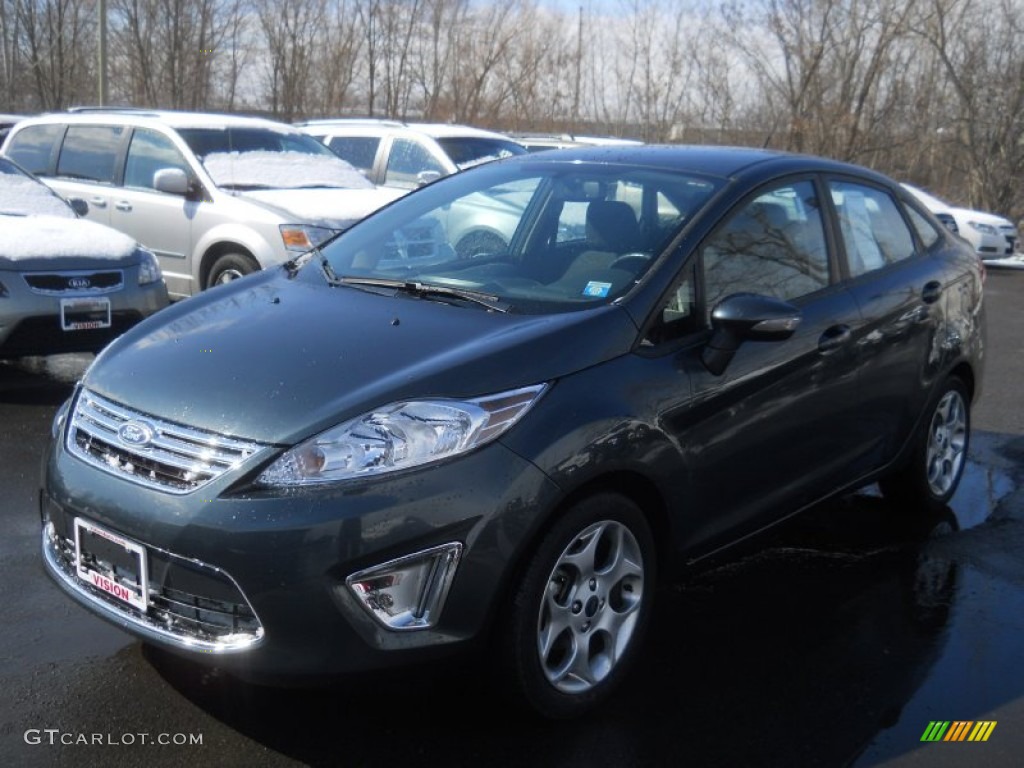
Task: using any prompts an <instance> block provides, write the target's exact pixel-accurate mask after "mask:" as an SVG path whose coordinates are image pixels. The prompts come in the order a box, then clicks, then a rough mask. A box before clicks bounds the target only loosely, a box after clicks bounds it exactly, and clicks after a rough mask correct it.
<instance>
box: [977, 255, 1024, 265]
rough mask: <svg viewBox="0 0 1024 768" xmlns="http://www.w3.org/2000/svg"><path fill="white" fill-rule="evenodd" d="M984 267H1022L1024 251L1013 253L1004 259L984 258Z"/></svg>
mask: <svg viewBox="0 0 1024 768" xmlns="http://www.w3.org/2000/svg"><path fill="white" fill-rule="evenodd" d="M985 267H986V268H988V267H997V268H998V267H1003V268H1008V269H1024V253H1015V254H1013V256H1007V257H1006V258H1005V259H985Z"/></svg>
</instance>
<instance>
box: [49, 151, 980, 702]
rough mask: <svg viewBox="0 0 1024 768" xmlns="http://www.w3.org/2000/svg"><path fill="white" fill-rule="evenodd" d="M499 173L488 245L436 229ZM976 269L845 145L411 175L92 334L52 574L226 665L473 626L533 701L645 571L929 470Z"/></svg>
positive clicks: (606, 642)
mask: <svg viewBox="0 0 1024 768" xmlns="http://www.w3.org/2000/svg"><path fill="white" fill-rule="evenodd" d="M496 196H498V197H508V196H513V197H515V198H516V199H519V200H521V201H522V203H523V204H522V205H521V206H519V207H520V208H521V214H520V216H519V220H518V224H517V226H516V227H515V230H514V233H513V236H512V238H511V241H510V242H509V244H508V245H507V246H505V247H503V248H501V249H499V250H497V251H493V252H487V251H481V252H478V253H474V254H473V255H471V256H465V255H463V256H459V255H457V254H456V252H455V249H454V248H453V247H452V244H451V243H445V242H441V243H434V244H433V245H432V247H430V248H427V249H425V250H423V251H420V250H417V249H407V248H405V247H403V246H402V242H403V241H402V240H401V239H400V238H397V237H396V233H401V232H408V231H411V230H416V229H418V228H422V229H423V231H424V232H434V233H436V234H435V236H436V237H438V238H442V239H443V237H444V235H443V233H444V232H447V231H449V228H450V229H451V230H452V231H457V230H458V226H459V225H458V222H452V221H450V217H451V216H452V215H453V212H454V211H460V210H464V209H466V208H468V207H472V205H473V201H474V200H477V199H480V198H493V197H496ZM982 274H983V273H982V269H981V266H980V263H979V261H978V259H977V257H976V256H975V255H973V254H972V253H971V252H970V250H969V249H968V248H966V246H965V245H964V244H963V243H962V242H961V241H960V240H958V239H957V238H956V237H955V236H953V235H952V234H951V233H950V232H949V231H948V230H946V229H945V227H943V226H942V225H941V224H940V223H938V222H937V221H936V220H935V219H934V218H933V217H932V216H931V215H930V214H929V213H928V212H926V211H925V210H923V209H922V208H921V207H920V204H919V203H917V202H915V201H914V200H913V199H912V198H911V197H910V196H909V194H908V193H906V192H904V191H902V190H901V188H900V187H899V186H898V185H897V184H894V183H893V182H891V181H890V180H889V179H887V178H885V177H883V176H880V175H878V174H876V173H873V172H871V171H868V170H865V169H863V168H859V167H855V166H851V165H845V164H840V163H837V162H831V161H828V160H823V159H818V158H813V157H805V156H796V155H788V154H782V153H777V152H769V151H762V150H742V149H710V148H681V147H677V148H667V147H660V148H659V147H637V148H624V147H614V148H606V149H600V148H590V149H569V150H565V151H562V152H552V153H543V154H539V155H529V156H522V157H517V158H512V159H509V160H505V161H500V162H496V163H493V164H489V165H486V166H482V167H480V168H477V169H474V170H472V171H470V172H467V173H464V174H456V175H454V176H451V177H449V178H446V179H443V180H441V181H439V182H437V183H435V184H431V185H429V186H426V187H423V188H422V189H420V190H418V191H415V192H413V193H411V194H410V195H408V196H407V197H405V198H403V199H401V200H399V201H397V202H396V203H395V204H393V205H391V206H390V207H388V208H386V209H383V210H381V211H379V212H377V213H375V214H374V215H372V216H370V217H369V218H368V219H366V220H365V221H363V222H361V223H359V224H357V225H355V226H354V227H352V228H351V229H350V230H348V231H347V232H345V233H344V234H342V235H340V236H339V237H337V238H336V239H334V240H333V241H331V242H329V243H328V244H326V245H325V246H324V247H323V248H322V251H313V252H310V253H309V254H307V255H305V256H303V257H301V258H300V259H299V260H297V261H296V262H294V263H290V264H286V265H284V266H283V267H281V268H279V269H274V270H268V271H265V272H263V273H259V274H256V275H252V276H250V277H247V278H245V279H244V280H239V281H237V282H235V283H233V284H232V285H230V286H228V287H225V288H223V289H219V290H217V291H211V292H210V293H208V294H203V295H200V296H198V297H195V298H193V299H191V300H189V301H187V302H183V303H181V304H178V305H175V306H172V307H170V308H169V309H167V310H165V311H164V312H163V313H161V316H160V317H158V318H154V319H153V320H150V321H148V322H146V323H144V324H143V325H141V326H140V327H139V328H137V329H136V330H134V331H132V332H130V333H128V334H126V335H125V336H124V337H122V338H121V339H120V340H119V341H117V342H116V343H115V344H113V345H112V346H111V347H110V348H108V350H107V351H106V352H105V353H104V355H103V356H102V357H101V358H100V359H99V360H97V361H96V363H95V365H93V366H92V367H91V368H90V370H89V371H88V373H87V374H86V376H85V377H84V379H83V381H82V382H81V385H80V386H79V388H78V390H77V391H76V392H75V394H74V396H73V398H72V399H71V400H70V401H69V402H68V404H67V405H66V406H65V407H64V408H62V409H61V411H60V412H59V413H58V415H57V418H56V420H55V422H54V427H53V433H54V441H53V443H52V445H51V447H50V449H49V451H48V454H47V456H46V463H45V488H44V492H43V494H42V495H41V505H42V510H41V512H42V520H43V527H44V531H43V552H44V556H45V561H46V565H47V568H48V570H49V572H50V573H51V574H52V575H53V577H54V578H55V579H56V581H57V583H59V584H60V585H61V586H62V587H63V588H64V589H65V590H66V591H67V592H68V593H69V594H70V595H71V596H72V597H74V598H75V599H76V600H78V601H79V602H80V603H82V604H83V605H85V606H87V607H88V608H90V609H91V610H93V611H94V612H96V613H97V614H99V615H101V616H103V617H105V618H107V619H109V620H111V621H113V622H115V623H117V624H119V625H121V626H123V627H124V628H125V629H127V630H129V631H131V632H134V633H135V634H137V635H138V636H140V637H142V638H143V639H145V640H147V641H150V642H153V643H156V644H159V645H162V646H165V647H167V648H169V649H171V650H173V651H176V652H178V653H181V654H183V655H185V656H188V657H191V658H193V659H195V660H196V661H198V662H200V663H208V664H215V665H218V666H221V667H223V668H225V669H228V670H233V671H235V672H236V673H237V674H239V675H243V676H246V677H249V678H256V679H263V680H267V681H274V680H284V679H288V680H294V679H296V678H302V677H310V678H313V679H322V678H323V677H324V676H326V675H328V674H333V673H344V672H349V671H353V670H367V669H373V668H379V667H383V666H391V665H397V664H404V663H411V662H420V661H423V660H425V659H429V658H434V657H435V656H436V655H437V654H443V653H454V652H457V651H466V650H469V649H470V648H473V649H476V650H480V649H483V650H486V651H488V652H490V653H493V654H495V661H494V663H493V665H492V667H493V669H495V670H497V673H498V675H499V677H501V679H502V681H503V683H504V684H505V685H507V687H508V689H509V690H510V691H513V692H514V693H515V694H516V695H518V696H519V697H520V698H521V699H523V700H525V701H526V702H528V703H529V704H530V705H532V706H533V707H534V708H536V709H537V710H539V711H540V712H542V713H544V714H545V715H548V716H555V717H558V716H568V715H573V714H577V713H580V712H582V711H585V710H587V709H588V708H590V707H592V706H593V705H595V704H596V703H597V702H598V701H600V700H601V699H602V698H603V697H605V696H606V695H607V694H608V693H609V692H610V691H611V690H612V689H613V688H614V686H615V685H616V683H617V682H618V681H619V680H620V679H621V677H622V676H623V674H624V672H625V670H626V668H627V667H628V665H629V662H630V660H631V659H632V658H633V657H634V656H635V655H636V654H637V652H638V649H639V648H640V646H641V641H642V636H643V634H644V632H645V630H646V628H647V626H648V624H649V620H650V617H651V611H652V608H653V604H652V600H653V597H654V594H655V588H654V585H655V580H656V579H657V578H658V577H660V576H662V575H664V574H670V573H672V572H673V571H674V568H672V567H671V566H672V565H673V564H675V565H687V564H689V563H691V562H692V561H695V560H697V559H699V558H701V557H702V556H706V555H708V554H710V553H712V552H716V551H717V550H720V549H722V548H723V547H725V546H727V545H729V544H732V543H735V542H736V541H738V540H739V539H740V538H743V537H746V536H748V535H750V534H753V533H755V532H757V531H759V530H760V529H763V528H765V527H767V526H770V525H772V524H774V523H777V522H778V521H780V520H782V519H783V518H786V517H788V516H790V515H792V514H794V513H797V512H799V511H800V510H802V509H804V508H806V507H808V506H810V505H812V504H815V503H816V502H819V501H821V500H822V499H824V498H826V497H829V496H832V495H835V494H839V493H843V492H846V491H849V490H851V489H854V488H857V487H860V486H863V485H865V484H867V483H871V482H873V481H876V480H878V481H880V482H881V486H882V489H883V491H884V492H885V493H886V494H887V495H889V496H890V497H891V498H892V499H894V500H895V503H894V505H893V513H894V514H897V513H911V512H912V511H915V510H920V509H923V508H932V507H941V505H943V504H944V503H945V502H947V501H948V500H949V499H950V497H951V496H952V495H953V493H954V491H955V490H956V487H957V484H958V482H959V479H960V476H961V473H962V471H963V467H964V462H965V456H966V452H967V444H968V435H969V427H970V420H969V413H970V404H971V402H972V400H973V399H974V398H975V397H976V396H977V394H978V391H979V388H980V384H981V376H982V352H983V339H982V334H983V311H982Z"/></svg>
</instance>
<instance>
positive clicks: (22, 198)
mask: <svg viewBox="0 0 1024 768" xmlns="http://www.w3.org/2000/svg"><path fill="white" fill-rule="evenodd" d="M0 214H6V215H9V216H39V215H43V216H60V217H61V218H66V219H73V218H75V213H74V211H72V210H71V207H70V206H69V205H68V204H67V203H65V202H64V201H63V200H62V199H61V198H60V197H58V196H57V195H56V194H54V193H53V191H52V190H51V189H50V188H49V187H47V186H46V185H45V184H43V183H42V182H40V181H36V180H35V179H33V178H32V177H31V176H29V175H28V174H26V173H24V172H23V171H22V170H21V169H20V168H18V167H16V166H15V165H14V164H13V163H11V162H9V161H7V160H4V159H3V158H0Z"/></svg>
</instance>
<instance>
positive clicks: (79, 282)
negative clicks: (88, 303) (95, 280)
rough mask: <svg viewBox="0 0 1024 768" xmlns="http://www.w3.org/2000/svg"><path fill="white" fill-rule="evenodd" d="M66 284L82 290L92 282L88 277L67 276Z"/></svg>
mask: <svg viewBox="0 0 1024 768" xmlns="http://www.w3.org/2000/svg"><path fill="white" fill-rule="evenodd" d="M68 285H69V286H71V287H72V288H75V289H77V290H82V289H83V288H88V287H89V286H91V285H92V282H91V281H90V280H89V278H88V277H69V278H68Z"/></svg>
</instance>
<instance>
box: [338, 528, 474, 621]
mask: <svg viewBox="0 0 1024 768" xmlns="http://www.w3.org/2000/svg"><path fill="white" fill-rule="evenodd" d="M461 555H462V544H461V543H460V542H457V541H455V542H451V543H449V544H442V545H440V546H437V547H431V548H430V549H425V550H423V551H421V552H416V553H414V554H411V555H406V556H405V557H400V558H398V559H397V560H390V561H388V562H386V563H382V564H380V565H375V566H373V567H372V568H367V569H365V570H362V571H358V572H357V573H353V574H352V575H351V576H349V577H348V578H347V579H345V584H346V586H348V588H349V590H350V591H351V592H352V594H353V595H354V596H355V598H356V602H358V603H359V604H360V605H361V606H363V608H365V609H366V610H367V611H368V612H369V614H370V615H371V616H373V618H375V619H376V620H377V621H378V622H380V623H381V624H382V625H383V626H384V627H385V628H387V629H391V630H414V629H428V628H430V627H432V626H434V625H435V624H437V621H438V619H439V618H440V617H441V609H442V608H443V607H444V601H445V599H446V598H447V597H448V590H449V588H450V587H451V585H452V579H453V578H454V577H455V569H456V568H457V567H458V564H459V557H460V556H461Z"/></svg>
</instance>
